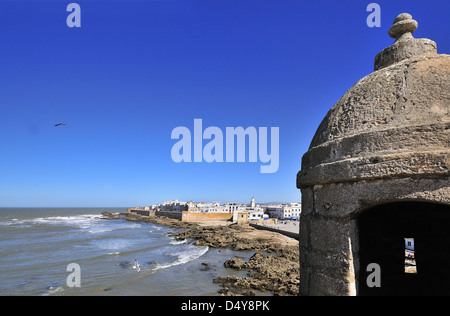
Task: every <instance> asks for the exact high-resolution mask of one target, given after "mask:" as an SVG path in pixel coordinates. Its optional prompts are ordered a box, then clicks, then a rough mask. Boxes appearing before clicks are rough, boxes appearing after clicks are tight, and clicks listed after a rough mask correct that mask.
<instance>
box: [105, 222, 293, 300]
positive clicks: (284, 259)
mask: <svg viewBox="0 0 450 316" xmlns="http://www.w3.org/2000/svg"><path fill="white" fill-rule="evenodd" d="M105 215H106V216H105ZM104 216H105V219H117V218H122V219H125V220H129V221H143V222H150V223H153V224H159V225H164V226H168V227H173V228H185V229H186V230H185V231H182V232H176V233H171V234H170V235H171V236H173V237H175V238H176V239H177V240H180V241H181V240H184V239H194V240H196V242H195V244H196V245H198V246H209V247H211V248H219V249H220V248H229V249H232V250H237V251H254V252H255V254H254V255H253V256H252V257H251V258H250V259H248V260H243V259H242V258H239V257H234V258H230V259H229V260H227V261H225V262H224V266H225V267H226V268H230V269H235V270H245V271H248V273H247V276H246V277H236V276H229V277H220V278H216V279H214V283H217V284H219V285H221V287H222V289H221V290H220V291H219V293H220V294H222V295H229V296H233V295H247V296H251V295H256V293H261V292H262V293H266V294H267V295H271V294H272V295H298V294H299V284H300V265H299V247H298V240H296V239H294V238H290V237H287V236H284V235H282V234H279V233H276V232H270V231H266V230H260V229H256V228H254V227H250V226H238V225H236V224H228V223H226V224H225V223H224V222H218V223H201V224H197V223H189V222H181V221H178V220H175V219H171V218H167V217H143V216H134V215H133V216H126V215H125V214H122V215H118V214H116V215H112V214H110V215H109V214H104ZM281 225H283V224H281ZM292 226H293V225H292ZM293 227H294V226H293ZM297 227H298V226H297ZM204 265H205V266H206V267H207V266H208V263H207V262H205V263H204Z"/></svg>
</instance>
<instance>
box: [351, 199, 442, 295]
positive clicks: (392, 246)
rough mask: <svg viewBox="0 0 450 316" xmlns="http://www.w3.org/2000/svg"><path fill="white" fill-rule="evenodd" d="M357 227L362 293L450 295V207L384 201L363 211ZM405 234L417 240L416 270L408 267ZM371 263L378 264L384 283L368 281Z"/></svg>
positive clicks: (360, 290) (415, 246)
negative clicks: (376, 283) (406, 264)
mask: <svg viewBox="0 0 450 316" xmlns="http://www.w3.org/2000/svg"><path fill="white" fill-rule="evenodd" d="M357 225H358V235H359V263H360V268H359V275H358V294H359V295H450V266H449V264H450V206H448V205H443V204H437V203H429V202H398V203H397V202H396V203H389V204H383V205H380V206H376V207H373V208H370V209H368V210H366V211H364V212H363V213H361V215H360V216H358V218H357ZM405 238H408V239H409V240H411V239H413V240H414V259H415V264H416V271H415V273H407V271H406V269H405V253H409V252H406V251H405ZM371 263H376V264H378V265H379V268H380V269H379V270H380V271H379V272H380V281H381V282H380V284H379V285H380V286H379V287H378V286H374V283H373V282H369V283H368V282H367V280H368V278H372V277H373V276H374V275H373V274H372V273H373V272H374V270H369V271H367V270H366V269H367V267H368V265H369V264H371ZM375 277H376V275H375Z"/></svg>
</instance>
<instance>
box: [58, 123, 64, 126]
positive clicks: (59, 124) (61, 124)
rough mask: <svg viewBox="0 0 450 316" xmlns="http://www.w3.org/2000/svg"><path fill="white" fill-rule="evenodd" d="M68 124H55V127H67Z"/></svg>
mask: <svg viewBox="0 0 450 316" xmlns="http://www.w3.org/2000/svg"><path fill="white" fill-rule="evenodd" d="M66 125H67V124H66V123H58V124H55V126H66Z"/></svg>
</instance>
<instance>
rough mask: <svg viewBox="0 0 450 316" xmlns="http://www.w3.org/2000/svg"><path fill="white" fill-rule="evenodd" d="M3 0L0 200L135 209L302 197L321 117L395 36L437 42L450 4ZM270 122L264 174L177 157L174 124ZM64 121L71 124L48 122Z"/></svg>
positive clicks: (443, 44)
mask: <svg viewBox="0 0 450 316" xmlns="http://www.w3.org/2000/svg"><path fill="white" fill-rule="evenodd" d="M371 2H373V1H361V0H347V1H334V0H333V1H332V0H319V1H308V2H307V1H299V0H283V1H281V0H197V1H194V0H172V1H144V0H142V1H134V0H114V1H113V0H111V1H107V0H88V1H76V3H78V4H79V5H80V7H81V28H69V27H67V25H66V18H67V16H68V14H69V13H68V12H66V7H67V5H68V4H69V3H70V1H63V0H53V1H39V0H33V1H31V0H16V1H5V0H0V43H1V47H2V48H1V49H0V62H1V67H0V148H1V149H0V206H135V205H148V204H153V203H159V202H162V201H164V200H168V199H179V200H195V201H213V200H214V201H221V202H227V201H236V202H243V203H249V201H250V199H251V197H252V196H254V197H255V199H256V202H270V201H285V202H296V201H300V198H301V195H300V191H299V190H298V189H297V188H296V184H295V180H296V173H297V172H298V171H299V170H300V168H301V157H302V155H303V154H304V153H305V152H306V151H307V149H308V147H309V144H310V141H311V139H312V137H313V135H314V132H315V130H316V129H317V127H318V125H319V124H320V122H321V120H322V119H323V117H324V116H325V114H326V113H327V111H328V110H329V109H330V108H331V107H332V106H333V104H334V103H335V102H336V101H337V100H339V98H340V97H341V96H342V95H343V94H344V93H345V92H346V91H347V90H348V89H349V88H350V87H351V86H352V85H353V84H354V83H355V82H356V81H357V80H359V79H360V78H362V77H364V76H365V75H367V74H369V73H371V72H372V71H373V60H374V57H375V55H376V54H377V53H378V52H379V51H381V50H382V49H384V48H385V47H387V46H389V45H391V44H392V43H393V39H391V38H389V36H388V35H387V31H388V29H389V27H390V26H391V24H392V21H393V20H394V18H395V17H396V16H397V15H398V14H399V13H402V12H409V13H411V14H412V15H413V17H414V18H415V19H416V20H417V21H418V22H419V28H418V29H417V31H416V32H415V33H414V36H415V37H426V38H430V39H432V40H434V41H436V42H437V44H438V52H439V53H449V52H450V40H449V36H448V34H449V29H450V28H449V26H450V22H449V21H450V20H449V19H448V11H449V10H448V9H449V2H448V0H433V1H428V2H427V1H423V0H421V1H417V0H408V1H403V0H397V1H384V0H383V1H377V3H378V4H379V5H380V7H381V27H380V28H369V27H368V26H367V24H366V18H367V16H368V15H369V14H370V13H369V12H366V7H367V5H368V4H369V3H371ZM195 118H201V119H202V121H203V127H204V128H206V127H208V126H217V127H219V128H221V129H222V130H223V131H225V128H226V127H237V126H242V127H249V126H254V127H279V132H280V142H279V144H280V151H279V155H280V160H279V169H278V171H277V172H276V173H271V174H262V173H260V165H261V163H260V162H257V163H250V162H244V163H226V162H224V163H206V162H202V163H194V162H192V163H178V164H177V163H175V162H173V161H172V159H171V148H172V146H173V145H174V144H175V142H176V141H175V140H172V139H171V132H172V130H173V129H174V128H176V127H178V126H186V127H188V128H190V129H191V131H193V124H194V119H195ZM59 122H65V123H68V124H70V125H69V126H60V127H55V126H54V124H56V123H59Z"/></svg>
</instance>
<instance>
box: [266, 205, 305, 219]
mask: <svg viewBox="0 0 450 316" xmlns="http://www.w3.org/2000/svg"><path fill="white" fill-rule="evenodd" d="M266 209H267V211H268V213H269V214H270V216H271V217H274V218H278V219H281V220H286V219H299V218H300V214H301V212H302V206H301V204H300V203H289V204H277V205H268V206H267V207H266Z"/></svg>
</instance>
